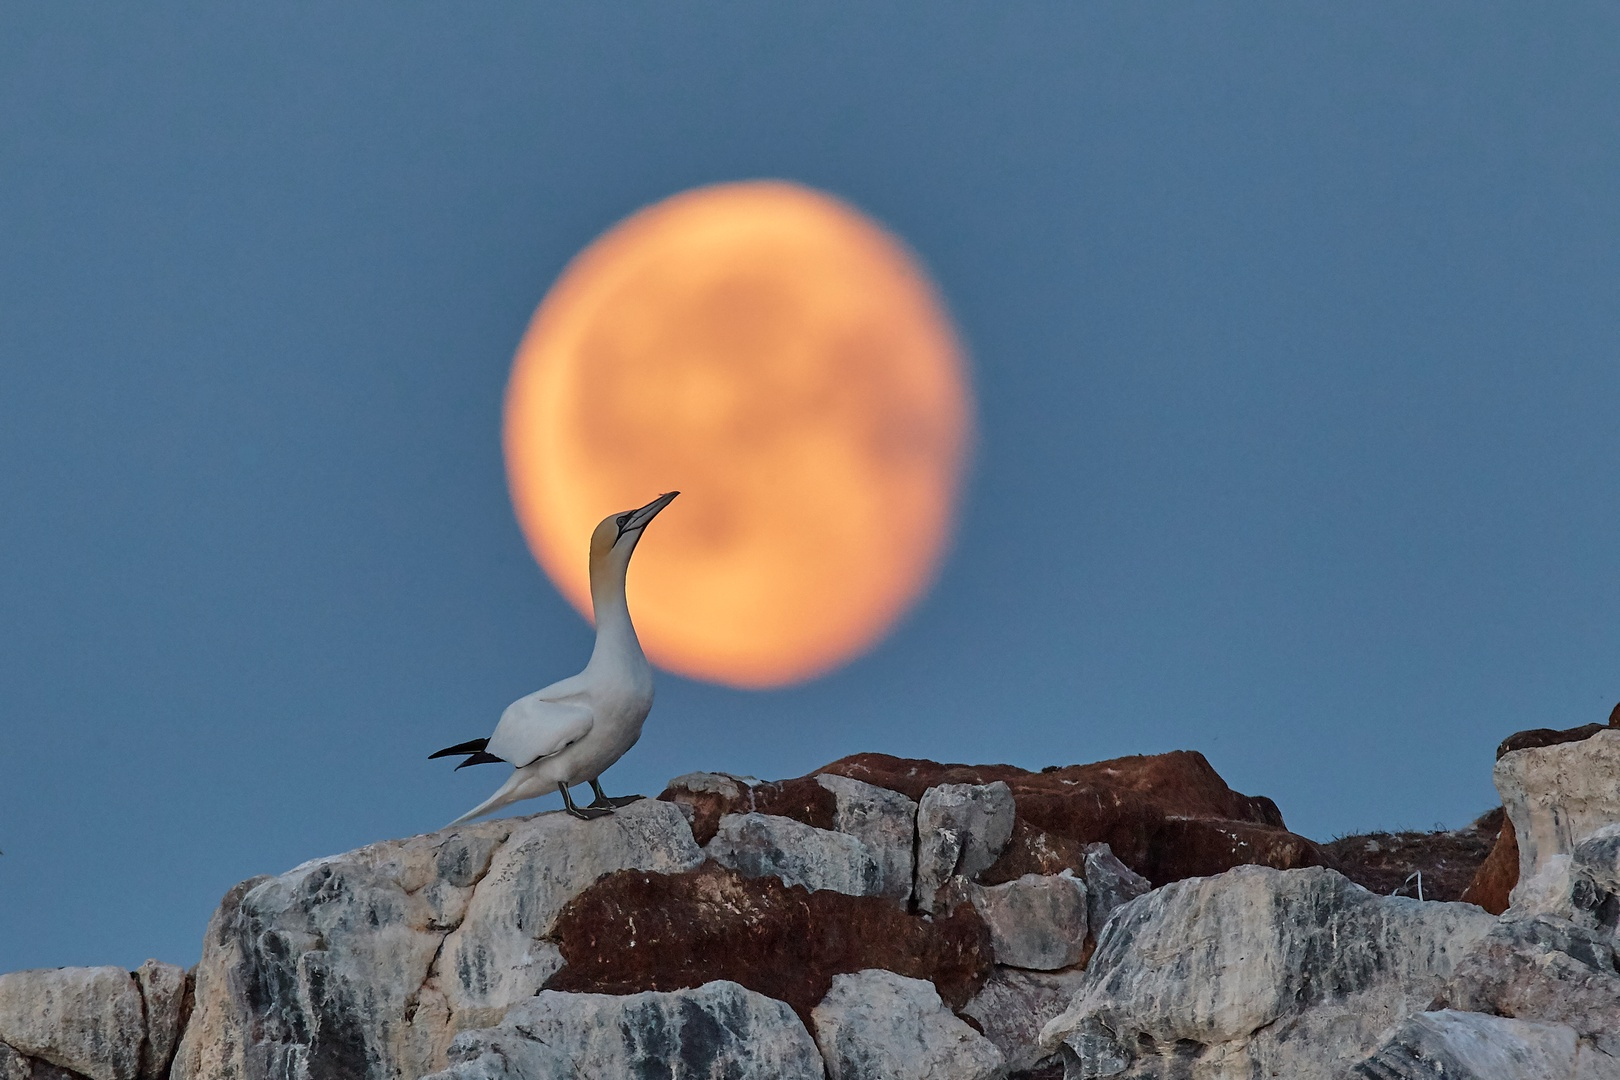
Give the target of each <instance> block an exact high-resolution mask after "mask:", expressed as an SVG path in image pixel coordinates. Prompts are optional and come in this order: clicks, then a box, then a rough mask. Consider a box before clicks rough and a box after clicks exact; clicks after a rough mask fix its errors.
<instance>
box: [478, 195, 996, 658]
mask: <svg viewBox="0 0 1620 1080" xmlns="http://www.w3.org/2000/svg"><path fill="white" fill-rule="evenodd" d="M971 414H972V405H971V400H970V394H969V391H968V386H967V379H966V370H965V362H964V359H963V356H962V352H961V349H960V348H959V346H958V344H957V338H956V334H955V332H954V330H953V328H952V326H951V324H950V320H949V318H948V317H947V315H946V313H945V310H944V307H943V305H942V304H941V302H940V300H939V297H938V296H937V294H936V293H935V290H934V288H933V286H932V285H931V284H930V282H929V280H928V278H927V276H926V275H925V273H924V272H923V270H922V268H921V266H920V265H919V264H918V262H917V260H916V259H915V258H914V257H913V256H912V255H911V254H910V253H909V252H908V251H907V250H906V248H905V247H904V246H903V245H902V244H901V243H900V241H898V240H897V239H896V238H895V237H893V236H891V235H890V234H889V233H887V232H886V231H884V230H883V229H882V228H881V227H880V226H878V225H877V224H876V223H874V222H873V221H872V220H870V219H869V218H867V217H865V216H863V215H862V214H861V213H860V212H859V211H857V210H855V209H854V208H853V207H851V206H849V205H847V204H845V203H843V202H841V201H839V200H838V199H835V198H833V197H832V196H829V195H826V194H824V193H821V192H818V191H814V190H811V189H809V188H806V187H802V186H799V185H797V184H791V183H786V182H780V181H753V182H746V183H731V184H719V185H715V186H712V187H703V188H697V189H694V190H691V191H686V192H682V193H681V194H678V195H675V196H672V197H670V198H668V199H666V200H664V201H662V202H659V203H656V204H654V205H652V206H649V207H647V208H645V209H643V210H640V211H638V212H637V213H635V214H632V215H631V216H630V217H629V218H627V219H625V220H624V221H622V222H620V223H619V224H617V225H615V226H614V227H613V228H611V229H609V230H608V231H607V232H606V233H604V234H603V235H602V236H601V237H599V238H598V239H597V240H596V241H594V242H593V243H592V244H591V245H590V246H589V247H587V248H586V249H585V250H584V251H582V252H581V253H580V254H579V255H578V256H576V257H575V258H574V260H573V261H572V262H571V263H570V264H569V265H568V267H567V268H566V269H565V270H564V272H563V274H562V276H561V277H560V278H559V279H558V281H557V283H556V284H555V285H554V286H553V287H552V289H551V291H550V292H549V293H548V294H547V295H546V297H545V299H544V300H543V301H542V302H541V304H540V307H539V309H538V310H537V311H536V312H535V315H534V319H533V321H532V322H531V323H530V324H529V329H528V332H527V333H526V334H525V335H524V337H523V342H522V344H521V345H520V346H519V348H518V352H517V357H516V359H515V361H514V363H513V366H512V375H511V381H510V383H509V384H508V386H507V394H506V410H505V431H504V439H503V442H504V449H505V454H506V468H507V477H508V481H509V483H510V486H511V491H512V501H513V505H514V507H515V509H516V511H517V518H518V522H519V524H520V525H521V527H522V529H523V532H524V535H525V537H526V538H527V540H528V542H529V546H530V548H531V549H532V550H533V551H534V554H535V557H536V558H537V559H538V560H539V562H540V565H541V566H542V567H543V568H544V569H545V571H546V573H547V574H548V575H549V576H550V577H551V579H552V581H553V582H555V583H556V585H557V588H558V589H560V590H561V591H562V593H563V595H564V596H566V597H567V598H568V600H569V601H570V602H571V603H572V604H573V605H574V606H575V607H576V608H578V609H579V610H580V611H581V612H582V613H583V614H585V615H586V616H587V617H589V615H590V611H591V604H590V590H589V586H588V583H587V577H586V547H587V544H588V542H589V539H590V535H591V530H592V529H593V528H594V527H595V526H596V523H597V522H598V521H600V520H601V519H602V518H604V517H606V516H607V515H608V514H610V513H614V512H617V511H620V510H627V509H632V508H634V507H637V506H641V505H642V504H643V503H645V502H647V501H648V500H649V499H652V498H653V497H654V496H656V495H658V494H659V493H660V492H663V491H670V490H673V489H677V488H678V489H679V490H680V491H681V497H680V498H679V499H678V500H676V501H675V503H674V504H673V505H672V506H670V508H669V509H668V510H666V511H664V513H663V514H661V515H660V516H659V517H658V519H657V520H656V521H654V522H653V523H652V524H651V525H650V526H649V527H648V529H647V533H646V535H645V536H644V537H643V538H642V541H641V544H640V546H639V547H638V548H637V549H636V555H635V559H634V561H633V562H632V564H631V567H630V578H629V596H630V610H631V614H632V615H633V616H634V618H635V623H636V631H637V634H638V636H639V637H640V638H641V642H642V646H643V648H644V649H645V650H646V652H647V655H648V657H649V658H650V659H651V660H652V661H653V662H654V663H656V664H658V665H659V666H660V667H663V668H665V669H667V670H671V671H675V672H679V673H680V674H683V675H688V676H691V677H693V678H697V679H704V680H709V681H712V682H719V683H725V684H729V685H732V686H740V687H770V686H780V685H785V684H788V683H793V682H798V681H801V680H804V679H807V678H811V677H813V676H815V675H818V674H821V673H823V672H826V671H828V670H830V669H832V668H835V667H837V666H838V665H840V664H842V663H844V662H845V661H847V660H849V659H850V658H852V657H854V656H856V655H859V654H860V653H862V652H864V651H865V650H866V649H868V648H869V647H871V645H872V644H873V643H875V642H876V641H877V640H879V639H880V638H881V637H882V636H883V635H884V634H885V633H886V632H887V631H888V630H889V628H890V627H891V626H893V624H894V622H895V621H896V620H897V619H898V618H899V617H900V616H901V615H903V614H904V613H905V611H906V609H907V608H908V607H909V606H910V605H911V604H912V603H913V601H915V600H916V599H917V597H918V596H919V595H920V594H921V593H922V592H923V591H924V590H925V589H926V588H927V587H928V585H929V583H930V582H931V580H932V578H933V575H934V573H935V570H936V569H937V567H938V564H939V561H940V558H941V556H942V554H943V552H944V549H945V546H946V543H947V542H948V539H949V533H950V527H951V524H952V520H953V516H954V510H955V503H956V499H957V493H958V488H959V485H960V481H961V476H962V471H963V466H964V462H965V458H966V455H967V450H968V443H969V438H970V430H971V423H972V419H971Z"/></svg>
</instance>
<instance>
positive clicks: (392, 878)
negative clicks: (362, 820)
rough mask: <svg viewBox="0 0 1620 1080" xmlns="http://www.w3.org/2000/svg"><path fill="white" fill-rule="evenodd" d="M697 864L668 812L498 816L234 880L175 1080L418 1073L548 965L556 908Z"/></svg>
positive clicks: (676, 814)
mask: <svg viewBox="0 0 1620 1080" xmlns="http://www.w3.org/2000/svg"><path fill="white" fill-rule="evenodd" d="M701 860H702V853H701V852H700V851H699V850H698V847H697V845H696V843H695V842H694V841H693V839H692V833H691V830H690V828H689V826H688V825H687V822H686V818H685V817H684V816H683V815H682V814H681V812H680V811H679V810H678V809H677V808H676V807H674V806H672V805H670V804H669V803H661V802H656V801H642V802H637V803H633V804H631V805H630V806H627V807H625V808H624V809H622V810H620V811H619V812H618V813H617V814H615V815H613V816H612V817H610V818H604V819H600V820H596V821H578V820H576V819H574V818H572V817H568V816H567V815H565V814H561V813H548V814H539V815H536V816H533V817H529V818H515V819H503V820H499V821H492V822H485V823H481V824H475V825H470V826H462V827H459V828H456V829H451V830H446V831H444V832H440V833H433V834H430V835H426V836H419V837H412V838H409V839H406V840H396V841H388V842H385V843H381V844H374V845H372V846H370V847H367V848H361V849H359V850H358V851H354V852H350V853H348V854H345V855H340V856H334V857H332V858H327V859H320V860H316V861H314V862H311V863H306V864H304V865H303V866H300V867H297V868H295V869H293V870H291V871H289V872H288V873H286V874H283V875H281V876H280V877H276V878H259V879H254V880H252V881H248V882H244V883H243V884H242V885H239V886H237V888H235V889H233V890H232V891H231V893H230V894H228V895H227V897H226V899H225V901H224V903H222V905H221V906H220V909H219V911H217V912H216V913H215V916H214V918H213V920H212V921H211V922H210V924H209V929H208V934H207V936H206V938H205V940H204V950H203V960H202V963H201V964H200V965H199V967H198V970H197V983H196V993H195V998H196V1006H195V1011H194V1014H193V1016H192V1019H191V1020H190V1022H189V1023H187V1025H186V1029H185V1034H184V1036H183V1038H182V1039H181V1045H180V1049H179V1052H178V1053H177V1054H176V1056H175V1061H174V1067H173V1076H174V1078H175V1080H230V1078H235V1080H260V1078H268V1077H277V1078H280V1077H290V1078H295V1080H297V1078H303V1077H309V1078H312V1080H315V1078H320V1077H343V1078H344V1080H370V1078H374V1077H375V1078H378V1080H381V1078H384V1077H387V1078H389V1080H394V1078H396V1077H398V1076H402V1075H403V1076H417V1075H421V1074H423V1073H426V1072H429V1071H431V1070H432V1069H434V1068H438V1067H441V1066H443V1065H444V1063H445V1061H446V1058H445V1054H446V1051H447V1050H448V1047H449V1044H450V1040H451V1038H452V1036H453V1035H454V1034H455V1032H456V1031H458V1030H460V1029H462V1028H466V1027H471V1026H488V1025H490V1024H493V1023H496V1022H498V1021H499V1020H500V1018H501V1016H502V1015H504V1013H505V1011H506V1009H507V1007H508V1006H509V1005H510V1004H511V1003H512V1002H514V1001H517V1000H521V999H525V998H528V997H530V996H532V995H533V994H534V993H535V992H536V991H537V990H538V989H540V987H541V985H542V984H543V983H544V982H545V980H546V979H547V978H548V977H549V976H550V975H552V974H553V973H554V972H555V971H556V969H557V967H558V966H559V965H560V963H561V954H560V953H559V952H558V950H557V948H556V946H555V944H553V943H550V942H548V941H546V940H544V938H545V935H546V934H547V933H548V932H549V931H550V930H551V924H552V922H553V921H554V919H555V917H556V914H557V912H558V911H559V910H561V908H562V907H563V905H564V904H565V903H566V902H567V901H568V900H569V899H571V898H572V897H573V896H574V895H575V894H577V893H579V892H580V891H581V890H583V889H585V888H586V887H588V886H589V885H590V884H591V883H592V882H594V881H595V880H596V879H597V878H598V877H600V876H602V875H603V874H606V873H609V872H611V871H615V870H620V869H625V868H629V867H640V868H645V869H654V870H684V869H688V868H690V867H693V866H696V865H698V863H699V862H701Z"/></svg>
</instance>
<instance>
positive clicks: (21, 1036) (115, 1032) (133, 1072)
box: [0, 967, 155, 1080]
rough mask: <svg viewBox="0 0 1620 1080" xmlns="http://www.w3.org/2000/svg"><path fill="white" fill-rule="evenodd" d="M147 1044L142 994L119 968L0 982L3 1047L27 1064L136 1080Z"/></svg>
mask: <svg viewBox="0 0 1620 1080" xmlns="http://www.w3.org/2000/svg"><path fill="white" fill-rule="evenodd" d="M145 1037H146V1022H145V1015H144V1011H143V1009H142V1006H141V992H140V987H139V985H138V984H137V983H136V981H135V979H134V978H133V977H131V975H130V973H129V972H127V971H125V970H124V969H122V968H116V967H78V968H42V969H37V970H33V971H13V972H10V973H9V974H5V975H0V1042H3V1043H5V1044H6V1045H8V1046H10V1047H11V1048H12V1049H13V1050H15V1051H17V1052H18V1053H20V1054H23V1055H26V1056H27V1057H31V1058H37V1059H38V1060H40V1061H43V1062H46V1063H48V1064H50V1065H55V1066H59V1067H61V1068H64V1069H70V1070H72V1071H73V1072H75V1073H79V1074H80V1075H82V1076H87V1077H89V1078H90V1080H137V1078H139V1077H142V1073H141V1044H142V1042H143V1040H144V1039H145ZM10 1067H13V1068H16V1067H18V1066H15V1065H12V1066H10ZM153 1080H155V1077H153Z"/></svg>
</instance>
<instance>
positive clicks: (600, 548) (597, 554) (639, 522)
mask: <svg viewBox="0 0 1620 1080" xmlns="http://www.w3.org/2000/svg"><path fill="white" fill-rule="evenodd" d="M679 494H680V492H678V491H670V492H666V493H665V494H663V495H660V496H658V498H656V499H654V500H653V501H652V502H650V503H648V504H647V505H646V506H643V507H641V508H640V509H639V510H626V511H624V512H623V513H621V514H609V515H608V516H607V517H605V518H603V519H602V523H601V524H600V525H598V526H597V527H596V531H595V532H593V533H592V534H591V566H592V568H595V567H597V566H599V565H605V563H606V562H607V560H608V559H609V558H610V557H611V556H617V557H618V558H619V559H620V560H621V561H622V562H625V563H628V562H629V561H630V553H631V552H632V551H634V550H635V549H636V543H637V541H639V540H640V539H641V530H643V529H645V528H646V527H647V523H648V522H649V521H651V520H652V519H653V518H655V517H657V516H658V512H659V511H660V510H662V509H663V508H664V507H666V506H668V505H669V504H670V503H672V502H674V501H675V496H677V495H679Z"/></svg>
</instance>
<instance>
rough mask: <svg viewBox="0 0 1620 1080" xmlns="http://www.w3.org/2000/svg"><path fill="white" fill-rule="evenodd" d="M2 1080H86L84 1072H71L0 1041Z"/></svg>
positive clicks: (0, 1077) (0, 1079)
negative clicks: (18, 1051) (20, 1052)
mask: <svg viewBox="0 0 1620 1080" xmlns="http://www.w3.org/2000/svg"><path fill="white" fill-rule="evenodd" d="M0 1080H85V1078H84V1074H82V1073H76V1072H71V1071H69V1070H67V1069H63V1068H60V1067H59V1066H56V1065H52V1064H51V1063H50V1062H48V1061H41V1060H40V1059H38V1058H31V1057H28V1056H27V1055H25V1054H19V1053H17V1051H15V1050H13V1049H12V1048H11V1047H9V1046H7V1045H6V1044H5V1043H3V1042H0Z"/></svg>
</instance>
